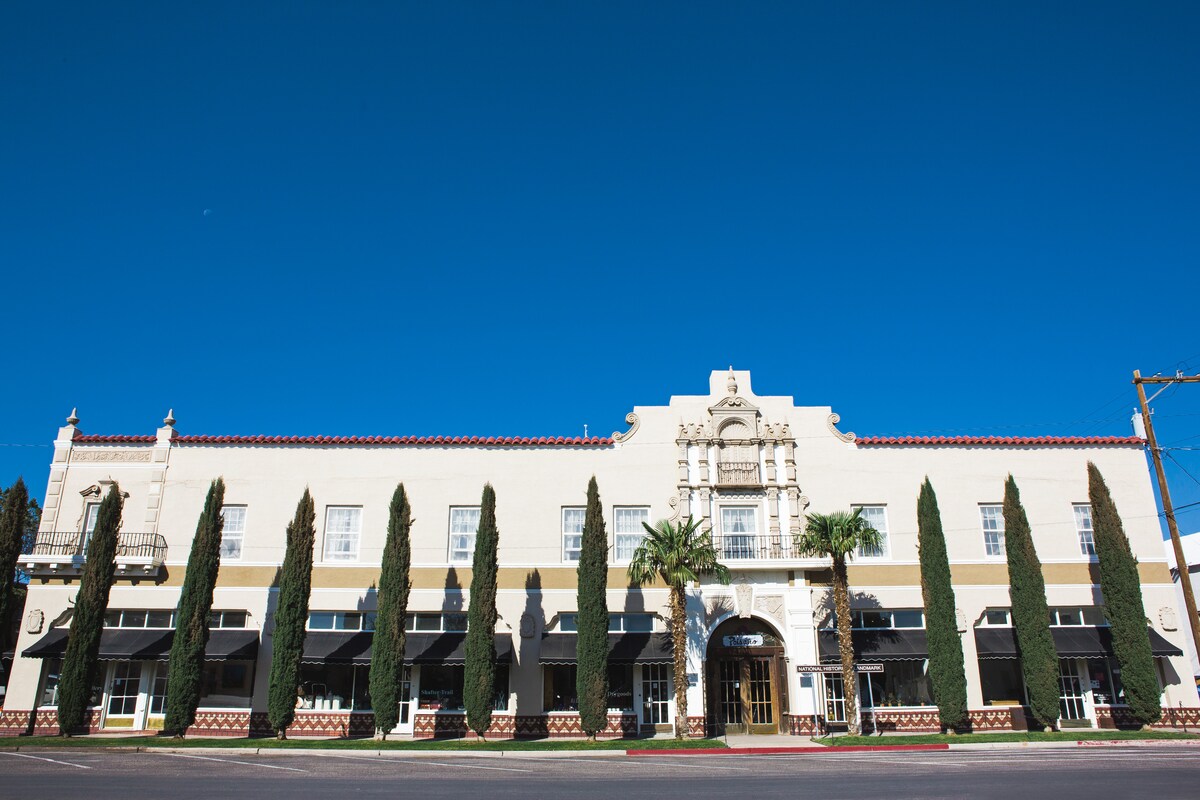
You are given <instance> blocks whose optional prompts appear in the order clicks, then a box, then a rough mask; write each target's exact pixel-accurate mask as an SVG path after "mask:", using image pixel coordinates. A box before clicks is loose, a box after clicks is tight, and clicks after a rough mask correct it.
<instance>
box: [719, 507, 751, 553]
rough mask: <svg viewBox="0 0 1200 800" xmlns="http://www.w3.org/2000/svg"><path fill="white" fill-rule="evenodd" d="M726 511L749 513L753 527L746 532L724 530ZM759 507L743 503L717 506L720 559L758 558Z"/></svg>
mask: <svg viewBox="0 0 1200 800" xmlns="http://www.w3.org/2000/svg"><path fill="white" fill-rule="evenodd" d="M726 511H749V512H750V518H751V519H752V520H754V527H753V529H752V530H748V531H730V530H726V527H725V526H726V522H725V512H726ZM758 512H759V506H758V505H755V504H750V505H747V504H745V503H729V504H724V505H718V506H717V519H719V520H720V521H721V557H722V558H732V559H751V558H758V557H759V547H758V537H759V524H758V522H759V519H758V517H759V513H758Z"/></svg>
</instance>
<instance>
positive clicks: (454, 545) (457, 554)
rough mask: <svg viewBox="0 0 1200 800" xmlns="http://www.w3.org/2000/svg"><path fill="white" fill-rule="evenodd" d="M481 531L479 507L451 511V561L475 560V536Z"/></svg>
mask: <svg viewBox="0 0 1200 800" xmlns="http://www.w3.org/2000/svg"><path fill="white" fill-rule="evenodd" d="M478 530H479V507H478V506H475V507H473V508H452V509H450V560H451V561H456V562H461V561H468V562H469V561H471V560H472V559H473V558H475V534H476V532H478Z"/></svg>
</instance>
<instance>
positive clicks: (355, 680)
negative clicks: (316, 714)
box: [299, 664, 371, 711]
mask: <svg viewBox="0 0 1200 800" xmlns="http://www.w3.org/2000/svg"><path fill="white" fill-rule="evenodd" d="M367 670H368V667H366V666H354V665H352V664H303V665H301V667H300V700H299V702H300V708H306V709H313V710H315V711H351V710H355V711H364V710H367V709H369V708H370V707H371V705H370V699H369V697H368V696H367V695H366V692H365V690H366V687H367V686H368V685H369V683H370V681H369V678H368V673H367ZM360 685H361V690H359V689H360ZM360 704H362V705H360Z"/></svg>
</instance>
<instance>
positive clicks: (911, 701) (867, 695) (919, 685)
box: [858, 660, 933, 708]
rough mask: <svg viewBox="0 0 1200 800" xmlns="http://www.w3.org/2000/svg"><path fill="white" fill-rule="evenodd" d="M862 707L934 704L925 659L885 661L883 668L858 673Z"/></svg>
mask: <svg viewBox="0 0 1200 800" xmlns="http://www.w3.org/2000/svg"><path fill="white" fill-rule="evenodd" d="M858 687H859V697H860V698H861V699H862V706H863V708H877V707H880V706H928V705H933V694H932V691H931V690H930V688H929V676H928V675H926V674H925V662H924V661H915V660H914V661H885V662H883V672H867V673H862V674H860V675H859V676H858Z"/></svg>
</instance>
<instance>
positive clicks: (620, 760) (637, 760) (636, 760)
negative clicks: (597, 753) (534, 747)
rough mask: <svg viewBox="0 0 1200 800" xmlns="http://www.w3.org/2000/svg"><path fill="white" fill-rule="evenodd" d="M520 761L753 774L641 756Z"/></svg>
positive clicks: (741, 769)
mask: <svg viewBox="0 0 1200 800" xmlns="http://www.w3.org/2000/svg"><path fill="white" fill-rule="evenodd" d="M520 759H521V760H522V761H559V762H566V763H568V764H579V763H583V764H608V765H609V766H616V765H617V764H621V765H622V766H624V765H627V764H645V765H647V766H659V767H681V768H683V769H727V770H733V771H734V772H753V770H751V769H749V768H748V767H717V766H713V765H712V764H704V765H703V766H698V762H697V761H696V760H691V761H690V762H689V763H683V764H680V763H677V762H672V761H647V760H646V759H645V758H644V757H643V756H636V757H632V758H631V757H629V756H625V757H619V756H618V757H613V758H540V757H538V756H520Z"/></svg>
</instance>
